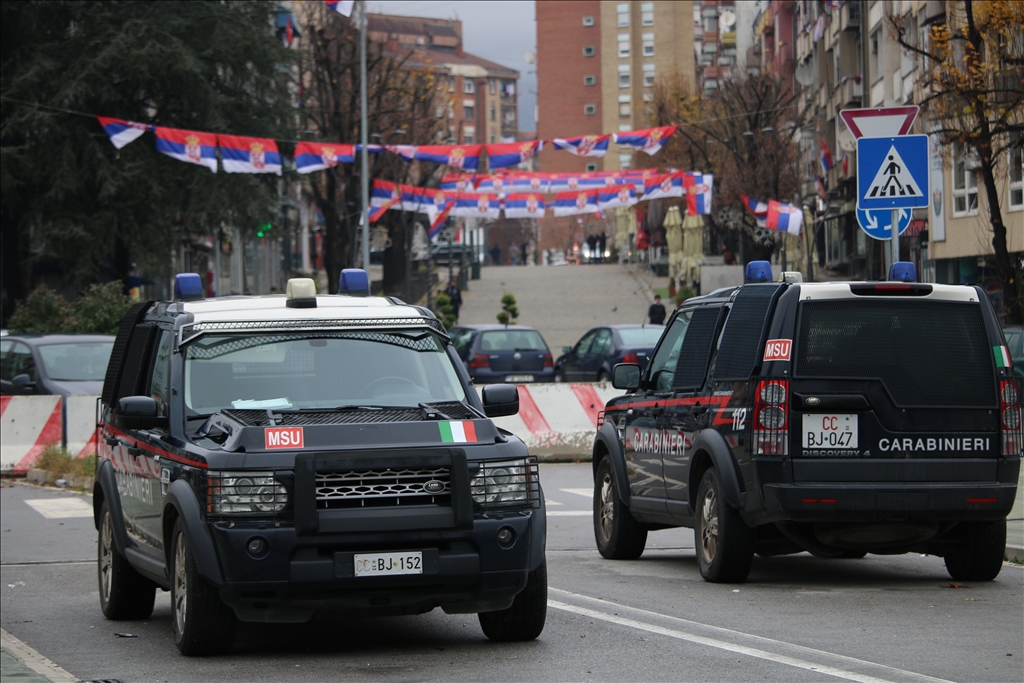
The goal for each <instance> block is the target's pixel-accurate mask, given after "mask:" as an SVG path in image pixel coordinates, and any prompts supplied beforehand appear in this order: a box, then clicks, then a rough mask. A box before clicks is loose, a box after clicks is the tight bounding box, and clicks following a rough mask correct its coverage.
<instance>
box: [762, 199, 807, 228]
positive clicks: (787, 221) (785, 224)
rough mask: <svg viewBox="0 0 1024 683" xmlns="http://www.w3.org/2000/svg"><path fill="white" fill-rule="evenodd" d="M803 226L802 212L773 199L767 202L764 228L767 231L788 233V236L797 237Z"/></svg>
mask: <svg viewBox="0 0 1024 683" xmlns="http://www.w3.org/2000/svg"><path fill="white" fill-rule="evenodd" d="M803 224H804V212H803V211H802V210H800V209H798V208H796V207H795V206H790V205H789V204H783V203H782V202H777V201H775V200H774V199H769V200H768V219H767V221H765V227H766V228H768V229H769V230H778V231H779V232H788V233H789V234H790V235H799V234H800V228H801V227H802V226H803Z"/></svg>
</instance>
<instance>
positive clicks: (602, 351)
mask: <svg viewBox="0 0 1024 683" xmlns="http://www.w3.org/2000/svg"><path fill="white" fill-rule="evenodd" d="M611 352H612V331H611V330H610V329H608V328H607V327H602V328H601V329H600V330H598V331H597V336H595V337H594V343H593V344H591V345H590V351H589V352H588V353H587V354H586V355H585V356H584V357H583V362H582V363H581V364H580V374H581V375H582V378H583V379H584V380H585V381H587V382H595V381H597V376H598V374H599V373H600V372H601V369H602V367H603V366H604V361H605V359H606V358H607V357H608V355H609V354H611Z"/></svg>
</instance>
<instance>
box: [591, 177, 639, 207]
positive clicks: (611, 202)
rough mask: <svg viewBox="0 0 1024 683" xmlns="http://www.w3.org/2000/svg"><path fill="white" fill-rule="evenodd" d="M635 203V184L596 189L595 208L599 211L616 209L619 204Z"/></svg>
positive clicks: (631, 204)
mask: <svg viewBox="0 0 1024 683" xmlns="http://www.w3.org/2000/svg"><path fill="white" fill-rule="evenodd" d="M636 203H637V198H636V185H634V184H633V183H627V184H625V185H612V186H611V187H604V188H601V189H599V190H598V191H597V208H598V210H599V211H607V210H608V209H617V208H619V207H620V206H633V205H634V204H636Z"/></svg>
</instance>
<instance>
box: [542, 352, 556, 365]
mask: <svg viewBox="0 0 1024 683" xmlns="http://www.w3.org/2000/svg"><path fill="white" fill-rule="evenodd" d="M544 367H546V368H553V367H555V361H554V360H553V359H552V358H551V354H550V353H545V354H544Z"/></svg>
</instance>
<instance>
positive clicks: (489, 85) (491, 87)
mask: <svg viewBox="0 0 1024 683" xmlns="http://www.w3.org/2000/svg"><path fill="white" fill-rule="evenodd" d="M487 88H488V90H490V91H491V94H492V95H493V94H495V93H496V92H497V91H498V84H497V82H495V80H494V79H493V78H488V79H487Z"/></svg>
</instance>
